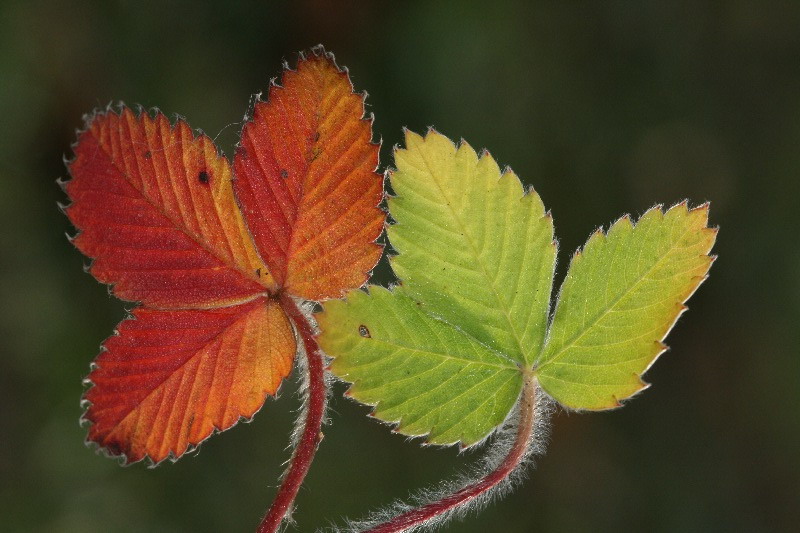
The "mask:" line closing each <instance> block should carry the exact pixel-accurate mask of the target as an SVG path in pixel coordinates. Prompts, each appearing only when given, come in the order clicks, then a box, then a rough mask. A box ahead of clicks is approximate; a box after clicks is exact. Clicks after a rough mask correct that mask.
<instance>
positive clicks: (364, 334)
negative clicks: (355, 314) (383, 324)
mask: <svg viewBox="0 0 800 533" xmlns="http://www.w3.org/2000/svg"><path fill="white" fill-rule="evenodd" d="M358 334H359V335H361V336H362V337H364V338H365V339H371V338H372V335H370V334H369V330H368V329H367V326H365V325H364V324H361V325H360V326H358Z"/></svg>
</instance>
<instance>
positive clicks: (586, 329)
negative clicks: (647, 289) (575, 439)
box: [534, 230, 688, 370]
mask: <svg viewBox="0 0 800 533" xmlns="http://www.w3.org/2000/svg"><path fill="white" fill-rule="evenodd" d="M687 232H688V230H687V231H685V232H683V233H682V234H681V235H680V237H679V238H678V239H676V243H677V242H680V240H681V239H682V238H683V236H684V235H686V233H687ZM606 238H607V237H606ZM676 248H678V247H677V246H675V245H672V246H670V248H669V250H667V251H666V252H665V253H664V254H663V255H662V256H661V257H659V258H658V259H657V260H656V262H655V263H653V265H652V266H651V267H650V268H649V269H647V270H646V271H645V272H644V273H642V274H641V275H640V276H639V277H638V278H637V279H636V281H634V282H633V283H632V284H631V286H630V287H629V288H627V289H626V290H624V291H623V292H622V293H621V294H620V295H619V296H617V297H616V298H615V299H614V300H613V301H612V302H611V303H610V304H609V305H608V306H607V307H606V308H605V309H604V310H603V311H602V312H600V313H599V314H598V315H597V316H596V317H595V318H593V319H592V320H591V322H590V323H589V324H588V325H587V326H585V327H584V328H583V330H582V331H581V332H580V333H578V334H577V335H575V336H574V337H573V338H572V339H570V340H569V342H567V343H565V344H564V346H562V347H561V349H560V350H559V351H558V352H556V353H555V354H553V356H552V357H551V358H550V359H548V360H547V361H545V362H544V363H543V365H547V364H550V363H554V362H555V361H557V360H558V359H559V358H560V357H561V356H562V355H563V354H564V353H565V352H566V351H567V350H568V349H569V348H571V347H572V346H574V345H575V343H577V342H578V341H580V340H581V339H582V338H583V337H584V336H585V335H586V334H587V333H589V331H590V330H591V329H592V328H593V327H594V326H595V325H596V324H597V323H598V322H600V321H601V320H602V319H603V318H604V317H605V316H607V315H608V314H609V313H611V312H612V311H613V310H614V307H616V306H617V304H619V303H620V302H621V301H622V300H623V299H625V297H627V296H628V295H629V294H631V293H632V292H634V291H635V290H636V288H637V287H638V286H639V284H640V283H641V282H642V281H644V279H645V278H647V277H648V276H649V275H650V274H652V273H653V272H654V271H656V270H657V269H658V267H659V265H660V264H661V262H662V261H664V260H665V259H666V258H667V257H668V256H669V255H671V254H672V253H673V252H674V251H675V249H676ZM556 312H558V310H556ZM550 326H551V327H552V323H551V324H550ZM548 344H549V343H547V342H545V343H544V344H543V346H542V349H541V350H540V351H539V355H538V356H537V357H536V364H535V365H534V370H536V369H537V368H539V367H540V366H541V365H540V364H539V363H540V359H541V357H542V356H543V355H544V354H545V353H546V351H547V346H548Z"/></svg>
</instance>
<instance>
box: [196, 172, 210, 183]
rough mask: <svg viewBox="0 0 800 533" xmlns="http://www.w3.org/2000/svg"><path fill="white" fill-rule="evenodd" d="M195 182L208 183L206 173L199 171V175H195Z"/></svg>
mask: <svg viewBox="0 0 800 533" xmlns="http://www.w3.org/2000/svg"><path fill="white" fill-rule="evenodd" d="M197 181H199V182H200V183H203V184H206V183H208V172H206V171H205V170H201V171H200V173H199V174H198V175H197Z"/></svg>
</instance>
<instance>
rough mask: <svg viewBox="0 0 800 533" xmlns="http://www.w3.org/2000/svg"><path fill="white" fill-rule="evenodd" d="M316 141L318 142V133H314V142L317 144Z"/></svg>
mask: <svg viewBox="0 0 800 533" xmlns="http://www.w3.org/2000/svg"><path fill="white" fill-rule="evenodd" d="M318 140H319V132H316V133H315V134H314V142H317V141H318Z"/></svg>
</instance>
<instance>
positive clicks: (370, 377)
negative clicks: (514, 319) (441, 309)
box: [317, 286, 522, 446]
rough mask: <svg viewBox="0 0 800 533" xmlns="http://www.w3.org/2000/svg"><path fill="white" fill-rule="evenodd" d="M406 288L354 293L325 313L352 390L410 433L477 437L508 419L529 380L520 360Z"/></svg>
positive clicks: (469, 440) (338, 368) (325, 342)
mask: <svg viewBox="0 0 800 533" xmlns="http://www.w3.org/2000/svg"><path fill="white" fill-rule="evenodd" d="M405 292H406V291H404V290H403V288H402V287H397V288H395V289H394V290H393V291H391V292H390V291H388V290H386V289H383V288H380V287H374V286H373V287H371V288H370V293H369V294H367V293H365V292H363V291H354V292H351V293H350V295H349V296H348V299H347V301H346V302H343V301H331V302H327V303H326V304H325V311H324V312H323V313H321V314H319V315H317V318H318V320H319V324H320V327H321V328H322V330H323V331H324V332H325V334H324V335H322V336H321V337H320V345H321V346H322V349H323V350H325V351H326V352H327V353H329V354H332V355H335V356H336V359H334V361H333V364H332V367H331V370H332V371H333V372H334V373H335V374H336V375H337V376H339V377H341V378H342V379H344V380H346V381H350V382H353V386H352V387H351V388H350V390H349V394H350V395H352V396H353V397H354V398H356V399H358V400H359V401H360V402H363V403H366V404H369V405H374V406H375V412H374V414H375V416H376V417H378V418H380V419H381V420H385V421H387V422H397V423H398V424H399V425H398V427H397V430H398V431H400V432H401V433H404V434H406V435H414V436H417V435H428V440H429V441H430V442H432V443H436V444H451V443H455V442H461V443H462V444H463V445H467V446H468V445H470V444H474V443H475V442H477V441H479V440H481V439H482V438H484V437H485V436H486V435H487V434H488V433H489V432H491V430H492V429H494V428H495V427H496V426H497V425H499V424H500V423H502V421H503V420H504V419H505V417H506V415H507V414H508V412H509V411H510V410H511V408H512V407H513V405H514V402H515V401H516V399H517V396H518V395H519V392H520V389H521V387H522V375H521V374H520V372H519V370H518V367H517V365H516V364H515V363H514V362H513V361H511V360H509V359H507V358H505V357H503V356H501V355H499V354H497V353H495V352H493V351H492V350H490V349H489V348H488V347H486V346H485V345H483V344H481V343H479V342H478V341H477V340H475V339H474V338H472V337H470V336H469V335H467V334H465V333H464V332H463V331H460V330H459V329H457V328H455V327H453V326H452V325H450V324H448V323H446V322H443V321H441V320H438V319H436V318H433V317H431V316H430V315H429V314H427V313H425V312H424V311H423V307H424V306H423V305H421V304H419V303H418V302H416V301H415V300H413V299H412V298H410V297H409V296H408V295H406V294H405Z"/></svg>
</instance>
